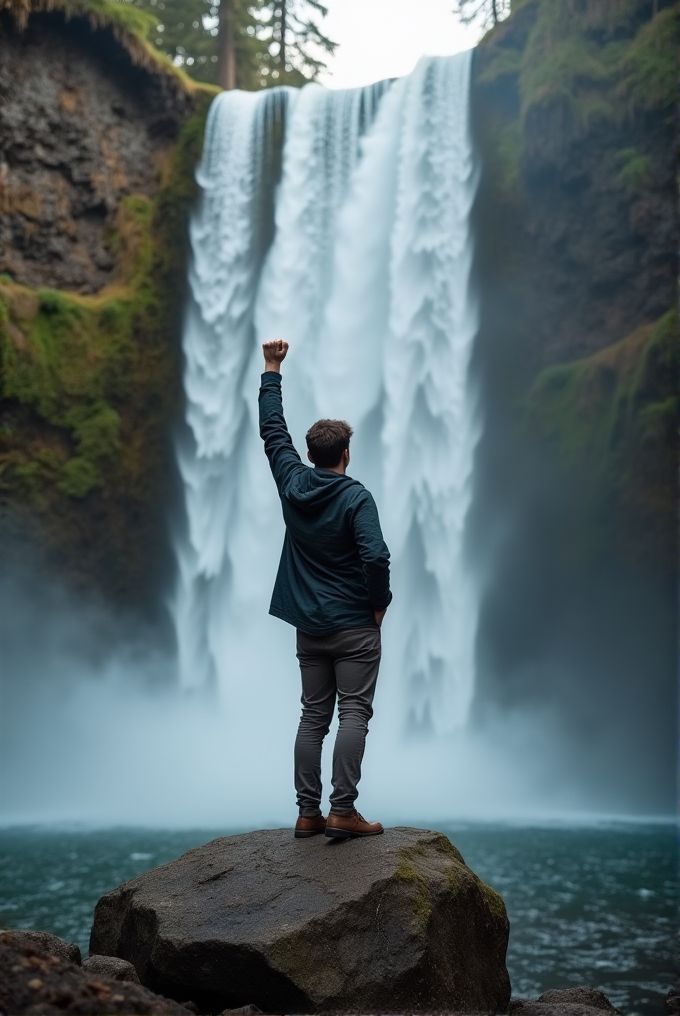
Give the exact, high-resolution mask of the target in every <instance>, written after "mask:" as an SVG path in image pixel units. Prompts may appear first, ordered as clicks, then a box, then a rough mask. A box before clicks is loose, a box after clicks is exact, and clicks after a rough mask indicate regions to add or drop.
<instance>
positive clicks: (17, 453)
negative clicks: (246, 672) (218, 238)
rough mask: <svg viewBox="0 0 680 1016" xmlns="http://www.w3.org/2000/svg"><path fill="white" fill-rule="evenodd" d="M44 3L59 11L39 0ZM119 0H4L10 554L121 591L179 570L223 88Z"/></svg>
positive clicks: (2, 280) (3, 283) (127, 596)
mask: <svg viewBox="0 0 680 1016" xmlns="http://www.w3.org/2000/svg"><path fill="white" fill-rule="evenodd" d="M45 7H50V8H54V9H44V8H45ZM144 19H145V15H143V13H142V12H140V11H138V10H137V9H136V8H130V9H129V8H127V7H126V6H125V5H123V4H119V3H116V2H115V0H103V2H100V3H97V4H90V5H88V3H87V2H83V3H82V4H78V3H66V2H65V3H64V4H63V5H61V6H60V5H58V4H51V3H50V4H44V5H43V4H39V3H35V4H34V5H33V6H32V7H30V8H25V7H23V6H19V5H18V4H14V3H9V4H6V5H5V8H4V9H3V10H2V11H1V12H0V207H1V208H2V217H1V218H0V344H1V349H2V361H3V379H2V393H1V394H2V400H1V402H0V512H1V513H2V526H3V532H4V533H5V534H7V536H8V537H9V539H3V556H4V557H5V560H7V557H8V555H11V552H12V549H13V550H14V552H15V553H19V554H23V553H24V550H25V545H26V544H27V543H29V544H31V545H33V546H36V545H37V546H39V547H40V548H41V552H42V553H43V556H44V557H46V558H47V560H48V562H49V563H50V564H51V565H52V566H53V568H54V569H55V570H56V571H57V572H59V573H60V574H61V575H62V576H65V577H66V578H67V580H69V581H70V582H71V583H73V584H75V585H76V586H81V587H83V588H85V589H87V590H89V591H90V592H95V593H99V594H101V595H102V596H104V597H105V598H106V599H108V600H109V601H113V602H120V603H126V604H128V605H131V606H135V607H137V608H139V607H142V606H148V605H149V604H150V603H151V601H152V600H153V598H154V590H157V583H158V581H159V578H160V576H161V575H162V573H163V570H164V568H165V567H166V566H167V543H168V541H167V533H166V526H167V518H166V517H165V511H166V508H167V501H168V499H169V498H170V497H171V496H172V490H173V476H174V472H173V469H174V467H173V459H172V455H171V454H170V447H169V445H170V428H171V424H172V420H173V419H174V418H175V416H176V414H177V411H178V406H179V405H180V404H181V398H180V392H181V388H180V381H179V366H178V355H177V350H178V329H179V321H180V317H181V308H182V294H183V291H184V280H185V276H186V251H187V237H186V227H187V213H188V207H189V204H190V201H191V199H192V197H193V194H194V183H193V169H194V166H195V163H196V161H197V159H198V156H199V154H200V146H201V140H202V131H203V122H204V118H205V112H206V108H207V104H208V100H209V98H210V97H211V93H210V92H208V91H205V90H201V89H199V88H197V86H195V85H194V84H192V83H190V82H188V80H187V79H185V78H184V77H183V76H182V75H180V74H179V73H177V72H176V71H175V69H174V68H173V67H172V65H171V64H169V62H167V61H165V60H164V59H163V58H162V57H160V56H159V55H155V54H154V52H153V51H152V49H151V48H150V47H149V46H148V44H147V43H146V41H145V37H144V32H145V29H146V27H147V26H146V22H145V20H144Z"/></svg>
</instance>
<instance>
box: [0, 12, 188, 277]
mask: <svg viewBox="0 0 680 1016" xmlns="http://www.w3.org/2000/svg"><path fill="white" fill-rule="evenodd" d="M0 53H1V54H2V59H1V60H0V96H2V101H0V272H7V273H9V274H10V275H11V276H12V278H13V279H15V281H16V282H19V283H23V284H24V285H26V286H30V287H31V288H34V289H37V288H39V287H41V286H49V287H51V288H54V289H68V290H77V291H78V292H80V293H95V292H97V291H99V290H100V289H101V288H102V287H103V286H104V285H105V284H106V283H107V282H108V281H109V280H110V278H111V276H112V273H113V270H114V267H115V256H114V253H115V252H112V250H111V249H110V240H111V235H112V231H113V227H114V224H115V223H114V218H115V213H116V211H117V209H118V207H119V205H120V202H121V200H122V199H123V198H124V197H126V196H128V195H131V194H135V195H140V194H143V195H151V194H152V193H153V192H154V190H155V188H156V183H155V177H156V175H157V173H158V170H159V167H160V166H161V165H162V163H163V160H164V158H167V153H168V147H169V145H171V144H172V142H174V140H175V139H176V136H177V131H178V126H179V123H180V122H181V120H182V119H183V118H185V117H186V116H187V114H188V113H189V111H190V105H191V101H190V98H189V96H188V95H187V94H185V95H182V93H181V91H180V90H179V89H178V88H177V87H175V88H172V87H171V85H170V83H169V79H168V78H167V77H164V76H163V75H161V74H150V73H148V71H147V70H146V69H143V68H140V67H134V66H131V64H130V60H129V58H127V54H125V52H124V51H123V48H122V46H121V45H119V44H118V43H116V42H115V40H114V39H113V36H112V33H111V30H110V29H101V30H99V31H92V30H91V28H90V26H89V25H87V24H86V23H85V22H82V21H81V22H78V21H76V22H74V23H71V22H66V21H65V20H64V15H63V14H61V13H60V12H54V13H35V14H33V15H32V17H31V18H30V20H29V22H28V25H27V26H26V28H25V29H23V30H21V29H20V27H19V26H18V25H16V24H15V22H14V20H13V19H12V17H11V16H10V15H9V14H7V13H2V14H0Z"/></svg>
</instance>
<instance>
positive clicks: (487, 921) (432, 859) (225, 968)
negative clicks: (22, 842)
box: [90, 828, 510, 1013]
mask: <svg viewBox="0 0 680 1016" xmlns="http://www.w3.org/2000/svg"><path fill="white" fill-rule="evenodd" d="M507 941H508V920H507V917H506V913H505V907H504V905H503V901H502V900H501V898H500V897H499V896H498V895H497V894H496V893H495V892H493V890H491V889H489V888H488V886H485V885H484V884H483V883H482V882H481V881H480V880H479V879H478V878H477V876H476V875H475V874H474V872H472V871H471V870H470V869H469V868H468V867H467V866H466V865H465V863H464V862H463V859H462V858H461V856H460V854H459V853H458V851H457V850H456V849H455V847H453V846H452V845H451V843H450V842H449V841H448V840H447V838H446V837H445V836H443V835H441V834H440V833H435V832H430V831H427V830H419V829H408V828H397V829H388V830H386V831H385V833H384V835H382V836H376V837H370V838H366V839H361V840H351V841H345V842H343V843H339V844H338V843H335V842H333V841H330V840H329V839H327V838H326V837H323V836H317V837H314V838H313V839H308V840H296V839H294V838H293V836H292V833H291V831H290V830H288V829H277V830H266V831H260V832H255V833H248V834H246V835H242V836H231V837H225V838H222V839H218V840H214V841H213V842H212V843H208V844H206V846H204V847H200V848H198V849H197V850H192V851H190V852H189V853H187V854H185V855H184V856H183V857H181V858H179V859H178V860H177V861H174V862H172V863H171V864H167V865H164V866H163V867H161V868H157V869H156V870H155V871H152V872H148V873H147V874H145V875H142V876H140V877H139V878H136V879H134V880H133V881H132V882H128V883H126V884H124V885H122V886H120V887H119V888H118V889H116V890H115V891H114V892H113V893H109V894H108V895H107V896H104V897H103V898H102V899H101V900H100V902H99V904H98V905H97V909H96V912H95V922H94V927H93V930H92V937H91V942H90V947H91V950H92V951H93V952H97V953H103V954H110V955H116V956H120V957H122V958H124V959H127V960H129V961H130V962H132V963H134V965H135V967H136V968H137V972H138V974H139V976H140V979H141V981H142V983H143V984H146V985H148V986H149V987H150V988H152V989H153V990H154V991H160V992H162V993H163V994H167V995H170V996H171V997H174V998H177V999H180V998H181V999H186V998H190V999H192V1000H193V1001H195V1002H196V1003H197V1004H198V1006H199V1008H200V1009H201V1011H205V1010H210V1011H213V1012H219V1011H220V1010H223V1009H226V1008H234V1007H238V1006H242V1005H247V1004H251V1005H256V1006H258V1007H259V1008H261V1009H263V1010H265V1011H269V1012H275V1013H287V1012H288V1013H289V1012H298V1013H300V1012H320V1011H364V1012H385V1011H388V1012H400V1011H401V1012H405V1011H413V1010H426V1011H433V1010H449V1011H454V1010H455V1011H458V1012H487V1013H491V1012H503V1011H505V1008H506V1006H507V1004H508V1000H509V997H510V982H509V978H508V974H507V971H506V968H505V952H506V947H507Z"/></svg>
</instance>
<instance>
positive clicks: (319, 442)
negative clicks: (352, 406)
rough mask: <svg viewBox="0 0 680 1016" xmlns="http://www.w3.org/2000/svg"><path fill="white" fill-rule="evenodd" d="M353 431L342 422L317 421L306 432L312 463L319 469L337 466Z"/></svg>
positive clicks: (347, 446)
mask: <svg viewBox="0 0 680 1016" xmlns="http://www.w3.org/2000/svg"><path fill="white" fill-rule="evenodd" d="M353 433H354V431H353V430H352V428H351V427H350V425H349V424H348V423H345V421H344V420H317V421H316V423H313V424H312V426H311V427H310V428H309V430H308V431H307V447H308V448H309V454H310V456H311V459H312V462H313V463H314V465H315V466H319V467H320V468H321V469H331V468H333V467H334V466H337V465H338V463H339V462H340V459H341V458H342V453H343V452H344V450H345V448H349V439H350V438H351V436H352V434H353Z"/></svg>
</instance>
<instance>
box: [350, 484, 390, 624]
mask: <svg viewBox="0 0 680 1016" xmlns="http://www.w3.org/2000/svg"><path fill="white" fill-rule="evenodd" d="M350 524H351V526H352V532H353V534H354V539H355V540H356V543H357V547H358V548H359V554H360V555H361V561H362V564H363V566H364V575H365V577H366V587H367V589H368V599H369V600H370V603H371V606H372V607H373V612H374V614H375V621H376V624H377V625H380V624H382V619H383V617H384V616H385V611H386V610H387V608H388V606H389V605H390V603H391V602H392V593H391V592H390V552H389V550H388V549H387V544H386V543H385V541H384V539H383V534H382V530H381V529H380V519H379V518H378V509H377V508H376V504H375V501H374V500H373V497H372V495H371V494H370V493H369V492H368V491H367V490H364V491H362V493H361V497H360V498H359V499H358V500H357V502H356V504H355V505H354V507H353V509H352V512H351V515H350Z"/></svg>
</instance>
